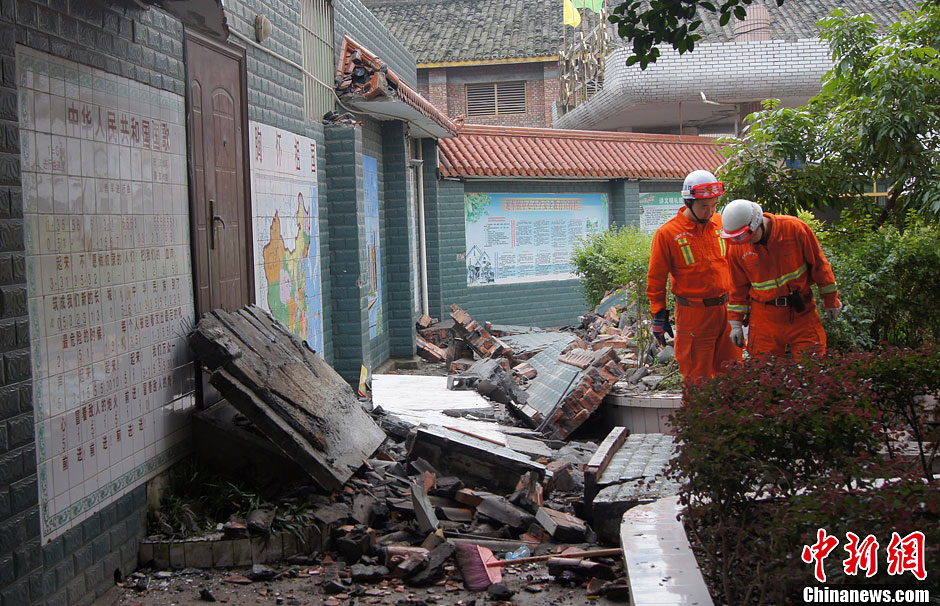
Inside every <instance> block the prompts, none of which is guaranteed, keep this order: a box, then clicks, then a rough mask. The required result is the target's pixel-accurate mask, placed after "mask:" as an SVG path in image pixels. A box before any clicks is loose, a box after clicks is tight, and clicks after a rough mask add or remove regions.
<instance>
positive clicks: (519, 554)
mask: <svg viewBox="0 0 940 606" xmlns="http://www.w3.org/2000/svg"><path fill="white" fill-rule="evenodd" d="M530 555H532V551H531V550H530V549H529V546H528V545H526V544H525V543H523V544H522V546H521V547H519V549H517V550H515V551H511V552H509V553H507V554H506V559H507V560H518V559H519V558H527V557H529V556H530Z"/></svg>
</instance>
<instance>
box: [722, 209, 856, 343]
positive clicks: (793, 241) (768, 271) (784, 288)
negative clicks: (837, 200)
mask: <svg viewBox="0 0 940 606" xmlns="http://www.w3.org/2000/svg"><path fill="white" fill-rule="evenodd" d="M722 217H723V222H724V229H723V230H722V232H721V237H722V238H724V239H726V240H728V242H730V243H731V244H732V246H731V248H730V254H729V262H730V264H731V301H730V303H729V304H728V315H729V317H730V320H731V339H732V341H733V342H734V344H735V345H737V346H738V347H743V346H744V328H743V324H744V320H745V318H746V317H749V321H750V328H749V329H748V338H747V351H748V353H749V354H751V355H752V356H757V355H761V354H773V355H781V354H784V353H786V352H787V351H788V350H789V351H790V353H792V354H801V353H804V352H817V353H821V354H822V353H825V352H826V332H825V330H823V326H822V322H821V321H820V319H819V314H818V313H817V311H816V301H815V299H814V298H813V293H812V291H811V290H810V286H812V285H813V284H816V286H817V287H818V288H819V294H820V295H822V299H823V304H824V305H825V308H826V314H827V315H828V316H829V319H831V320H835V319H836V318H838V317H839V314H840V313H841V310H842V304H841V303H840V302H839V291H838V288H837V286H836V278H835V275H833V273H832V267H830V265H829V261H827V260H826V255H825V254H823V251H822V248H820V246H819V240H817V239H816V234H814V233H813V230H812V229H811V228H810V226H809V225H807V224H806V223H804V222H803V221H801V220H800V219H798V218H796V217H791V216H788V215H772V214H770V213H765V212H763V209H761V207H760V205H758V204H757V203H755V202H751V201H750V200H734V201H732V202H731V203H730V204H728V206H726V207H725V208H724V210H723V211H722Z"/></svg>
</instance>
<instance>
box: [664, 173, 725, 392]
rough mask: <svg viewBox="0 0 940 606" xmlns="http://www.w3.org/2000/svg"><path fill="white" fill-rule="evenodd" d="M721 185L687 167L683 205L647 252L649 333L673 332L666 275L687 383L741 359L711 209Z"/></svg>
mask: <svg viewBox="0 0 940 606" xmlns="http://www.w3.org/2000/svg"><path fill="white" fill-rule="evenodd" d="M723 193H724V185H723V184H722V183H721V182H719V181H718V180H717V179H716V178H715V175H713V174H712V173H710V172H709V171H707V170H696V171H692V172H691V173H689V175H688V176H687V177H686V178H685V181H684V182H683V184H682V197H683V199H684V201H685V208H683V209H681V210H680V211H679V212H678V213H677V214H676V216H675V217H673V218H672V219H670V220H669V221H667V222H666V223H665V224H664V225H662V227H660V228H659V229H657V230H656V234H655V235H654V236H653V249H652V251H651V253H650V265H649V273H648V274H647V279H646V296H647V298H649V301H650V311H651V312H652V314H653V335H654V336H655V337H656V339H657V340H658V341H659V343H660V344H661V345H665V344H666V337H665V335H666V334H669V335H672V327H671V326H670V324H669V310H668V309H667V307H666V279H667V277H669V278H670V279H671V286H672V293H673V294H674V295H675V299H676V334H675V338H676V341H675V352H676V353H675V357H676V361H678V362H679V371H680V372H681V373H682V377H683V379H684V380H685V381H686V382H687V383H689V382H693V381H699V380H703V379H708V378H711V377H713V376H715V374H717V373H718V372H719V370H720V369H721V366H722V365H723V364H724V363H725V362H729V361H734V360H740V359H741V350H740V349H739V348H737V347H735V346H734V344H733V343H732V342H731V338H730V333H731V327H730V325H729V323H728V311H727V303H728V297H729V291H730V288H731V275H730V272H729V269H728V259H727V246H726V244H725V241H724V240H722V239H721V237H720V233H721V215H719V214H717V213H716V212H715V207H716V206H717V205H718V197H719V196H720V195H722V194H723Z"/></svg>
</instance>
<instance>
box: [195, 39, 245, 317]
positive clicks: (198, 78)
mask: <svg viewBox="0 0 940 606" xmlns="http://www.w3.org/2000/svg"><path fill="white" fill-rule="evenodd" d="M186 70H187V88H188V91H187V103H188V106H189V107H188V109H189V112H188V118H189V120H188V129H189V142H190V146H189V150H190V165H191V167H192V178H193V179H192V180H193V183H192V189H193V197H192V199H193V206H192V212H193V216H192V223H193V230H192V231H193V258H194V261H195V278H194V282H195V286H196V293H195V295H196V310H197V312H198V314H199V315H200V316H201V315H202V314H203V313H205V312H207V311H210V310H213V309H217V308H222V309H226V310H230V311H234V310H237V309H239V308H241V307H243V306H244V305H247V304H248V303H250V302H251V296H252V295H251V293H252V290H253V284H252V278H253V276H252V262H251V258H252V250H251V236H250V234H251V218H250V214H249V209H250V205H249V202H248V197H247V192H248V187H247V183H246V176H247V164H248V163H247V160H246V157H245V150H246V142H245V134H246V130H247V117H246V115H245V111H246V105H247V104H246V102H245V86H244V82H245V80H244V74H245V57H244V52H242V51H239V50H238V49H235V48H233V47H230V46H228V45H224V44H221V43H218V42H214V41H211V40H209V39H207V38H203V37H201V36H198V35H196V34H193V33H192V32H187V34H186Z"/></svg>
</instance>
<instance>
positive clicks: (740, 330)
mask: <svg viewBox="0 0 940 606" xmlns="http://www.w3.org/2000/svg"><path fill="white" fill-rule="evenodd" d="M728 323H729V324H731V342H732V343H734V344H735V345H737V346H738V347H744V325H743V324H742V323H740V322H737V321H735V320H731V321H730V322H728Z"/></svg>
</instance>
